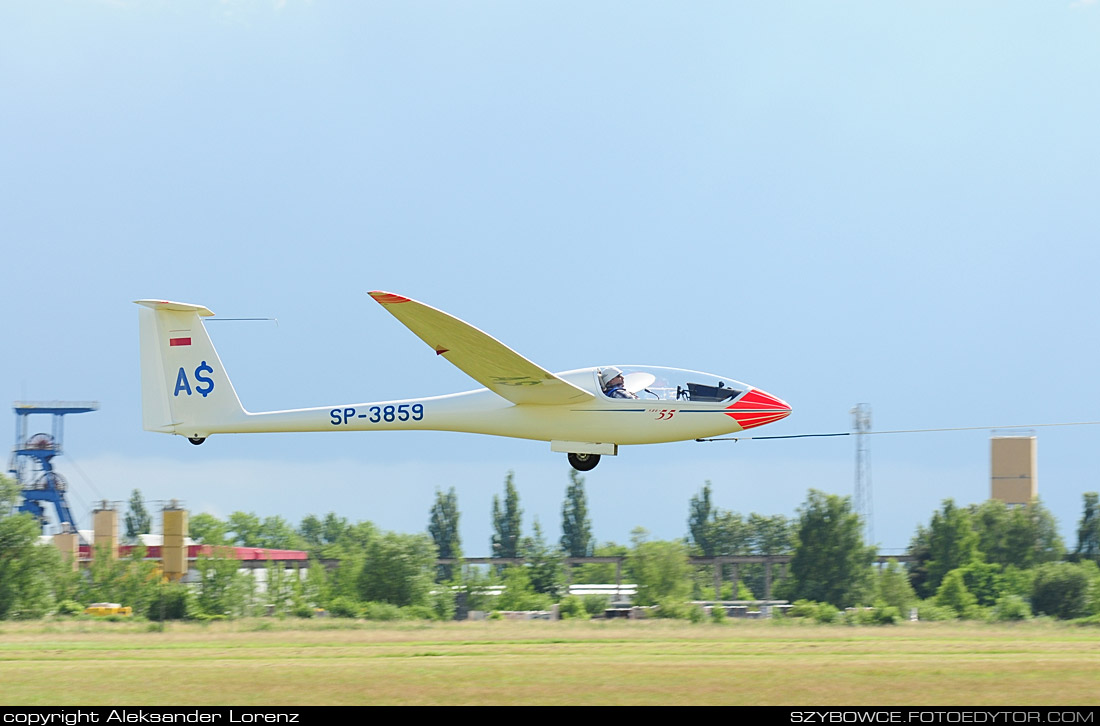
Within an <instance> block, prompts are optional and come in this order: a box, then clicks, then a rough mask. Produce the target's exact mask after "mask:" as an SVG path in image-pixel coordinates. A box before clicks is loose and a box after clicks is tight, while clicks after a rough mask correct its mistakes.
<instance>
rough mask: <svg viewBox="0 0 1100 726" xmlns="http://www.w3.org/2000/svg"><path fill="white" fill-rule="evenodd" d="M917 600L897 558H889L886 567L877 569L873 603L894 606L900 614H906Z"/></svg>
mask: <svg viewBox="0 0 1100 726" xmlns="http://www.w3.org/2000/svg"><path fill="white" fill-rule="evenodd" d="M916 601H917V594H916V593H915V592H913V587H912V585H910V584H909V578H908V577H906V574H905V570H904V569H902V567H901V565H899V564H898V561H897V560H890V561H888V562H887V563H886V567H884V568H883V569H881V570H879V571H878V573H877V575H876V577H875V598H874V602H875V603H882V604H883V605H885V606H887V607H895V608H897V609H898V612H899V613H900V614H901V615H903V616H904V615H908V613H909V608H911V607H912V606H913V604H914V603H915V602H916Z"/></svg>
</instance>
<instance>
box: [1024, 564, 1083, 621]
mask: <svg viewBox="0 0 1100 726" xmlns="http://www.w3.org/2000/svg"><path fill="white" fill-rule="evenodd" d="M1088 588H1089V579H1088V575H1087V574H1086V570H1085V569H1084V567H1082V566H1081V565H1080V564H1074V563H1070V562H1047V563H1044V564H1042V565H1039V567H1038V568H1037V569H1036V571H1035V580H1034V582H1033V583H1032V590H1031V609H1032V610H1034V611H1035V614H1036V615H1053V616H1054V617H1056V618H1063V619H1069V618H1079V617H1083V616H1085V615H1087V614H1088Z"/></svg>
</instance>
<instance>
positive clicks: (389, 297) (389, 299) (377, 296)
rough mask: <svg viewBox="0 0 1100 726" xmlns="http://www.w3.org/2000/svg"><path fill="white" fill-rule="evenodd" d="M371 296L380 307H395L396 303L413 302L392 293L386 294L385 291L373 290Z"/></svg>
mask: <svg viewBox="0 0 1100 726" xmlns="http://www.w3.org/2000/svg"><path fill="white" fill-rule="evenodd" d="M370 296H371V297H372V298H374V300H375V302H377V303H378V304H380V305H393V304H395V303H404V302H412V301H411V300H409V298H407V297H403V296H401V295H395V294H393V293H392V292H385V291H384V290H371V291H370Z"/></svg>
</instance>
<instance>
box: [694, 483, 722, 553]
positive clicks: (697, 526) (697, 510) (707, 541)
mask: <svg viewBox="0 0 1100 726" xmlns="http://www.w3.org/2000/svg"><path fill="white" fill-rule="evenodd" d="M713 514H717V512H714V513H713ZM688 532H689V533H690V535H689V536H690V538H691V542H692V544H694V545H695V549H696V551H698V552H699V554H701V555H702V556H703V557H714V552H715V547H714V522H713V520H712V510H711V505H710V482H709V481H707V482H704V483H703V489H702V491H700V492H699V494H697V495H695V496H693V497H692V498H691V501H690V502H689V503H688Z"/></svg>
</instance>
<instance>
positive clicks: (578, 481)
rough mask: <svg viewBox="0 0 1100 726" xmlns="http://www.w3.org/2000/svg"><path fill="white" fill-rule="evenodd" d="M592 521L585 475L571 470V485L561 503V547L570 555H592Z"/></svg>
mask: <svg viewBox="0 0 1100 726" xmlns="http://www.w3.org/2000/svg"><path fill="white" fill-rule="evenodd" d="M594 544H595V542H594V541H593V540H592V521H591V520H590V519H589V518H588V499H587V497H585V494H584V477H582V476H580V475H579V474H577V471H576V470H575V469H570V470H569V487H568V488H567V489H566V490H565V502H564V503H562V505H561V549H562V551H563V552H565V554H566V555H567V556H569V557H590V556H591V555H592V547H593V546H594Z"/></svg>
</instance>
